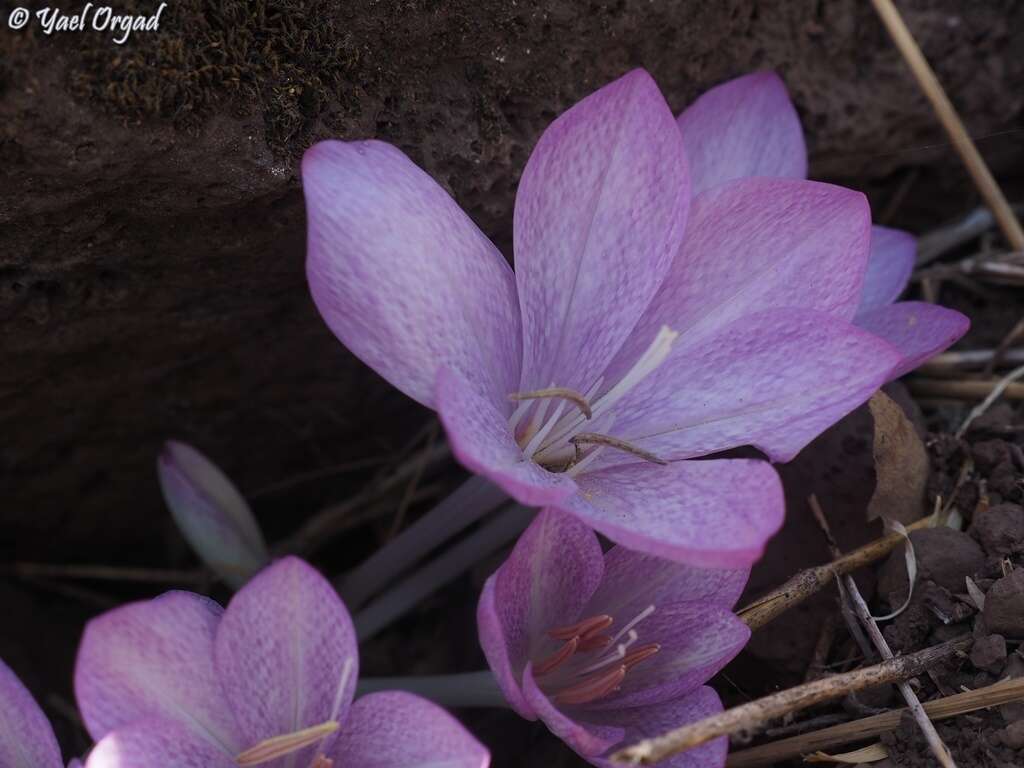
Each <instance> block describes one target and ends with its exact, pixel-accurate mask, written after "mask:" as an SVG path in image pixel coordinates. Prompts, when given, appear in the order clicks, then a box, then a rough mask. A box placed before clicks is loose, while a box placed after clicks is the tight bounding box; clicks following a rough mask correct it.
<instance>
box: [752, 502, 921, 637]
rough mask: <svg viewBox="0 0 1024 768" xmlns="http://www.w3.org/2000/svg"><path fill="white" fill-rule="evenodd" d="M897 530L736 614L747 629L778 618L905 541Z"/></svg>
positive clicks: (800, 576)
mask: <svg viewBox="0 0 1024 768" xmlns="http://www.w3.org/2000/svg"><path fill="white" fill-rule="evenodd" d="M933 520H934V516H932V515H929V516H928V517H923V518H921V519H920V520H918V521H917V522H915V523H912V524H910V525H908V526H907V530H908V531H916V530H918V529H920V528H927V527H929V526H930V525H932V522H933ZM905 541H906V540H905V539H904V538H903V536H901V535H900V534H898V533H893V534H890V535H888V536H883V537H882V538H880V539H877V540H875V541H873V542H871V543H870V544H865V545H864V546H863V547H861V548H860V549H855V550H854V551H853V552H851V553H850V554H848V555H844V556H843V557H840V558H837V559H835V560H833V561H832V562H831V563H826V564H825V565H818V566H815V567H814V568H808V569H807V570H805V571H801V572H800V573H798V574H797V575H796V576H794V577H793V578H791V579H790V580H789V581H787V582H786V583H785V584H783V585H782V586H781V587H777V588H776V589H773V590H772V591H771V592H769V593H768V594H767V595H764V596H763V597H759V598H758V599H757V600H755V601H754V602H752V603H751V604H750V605H748V606H746V607H744V608H742V609H741V610H740V611H739V612H738V616H739V617H740V618H741V619H742V620H743V621H745V622H746V624H747V626H749V627H750V628H751V629H758V628H760V627H763V626H764V625H765V624H767V623H769V622H770V621H773V620H774V619H776V618H778V617H779V616H780V615H782V614H783V613H785V612H786V611H788V610H789V609H790V608H793V607H795V606H797V605H799V604H800V603H802V602H804V600H806V599H807V598H809V597H810V596H811V595H814V594H816V593H817V592H818V591H819V590H821V588H822V587H825V586H827V585H828V584H831V583H832V581H833V579H835V577H836V576H837V575H839V576H842V575H845V574H847V573H852V572H853V571H855V570H857V569H858V568H860V567H862V566H865V565H869V564H870V563H873V562H875V561H876V560H880V559H881V558H883V557H885V556H886V555H887V554H889V553H890V552H892V550H894V549H895V548H896V547H898V546H899V545H901V544H903V543H905Z"/></svg>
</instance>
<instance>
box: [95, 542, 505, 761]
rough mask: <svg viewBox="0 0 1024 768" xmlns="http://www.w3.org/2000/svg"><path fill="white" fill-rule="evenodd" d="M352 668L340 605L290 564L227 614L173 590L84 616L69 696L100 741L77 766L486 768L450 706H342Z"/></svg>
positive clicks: (388, 701) (254, 584) (260, 581)
mask: <svg viewBox="0 0 1024 768" xmlns="http://www.w3.org/2000/svg"><path fill="white" fill-rule="evenodd" d="M358 666H359V660H358V656H357V650H356V639H355V633H354V631H353V629H352V622H351V619H350V618H349V615H348V612H347V611H346V610H345V606H344V605H343V604H342V602H341V600H340V599H339V598H338V596H337V594H336V593H335V592H334V590H333V589H332V588H331V586H330V584H328V583H327V581H325V580H324V579H323V577H322V576H320V575H319V574H318V573H317V572H316V571H315V570H313V569H312V568H310V567H309V566H308V565H306V564H305V563H303V562H302V561H301V560H298V559H295V558H287V559H284V560H281V561H279V562H277V563H275V564H274V565H272V566H270V567H269V568H267V569H265V570H264V571H262V572H260V573H259V574H258V575H257V576H255V577H254V578H253V579H252V580H251V581H250V582H249V583H248V584H247V585H246V586H245V587H244V588H242V589H241V590H240V591H239V592H238V593H237V594H236V595H235V596H234V598H233V599H232V600H231V602H230V603H229V605H228V607H227V609H226V610H223V609H221V607H220V606H219V605H217V604H216V603H214V602H213V601H211V600H208V599H206V598H204V597H201V596H199V595H195V594H192V593H190V592H169V593H167V594H165V595H163V596H162V597H159V598H156V599H155V600H150V601H147V602H140V603H132V604H129V605H126V606H123V607H121V608H117V609H114V610H112V611H110V612H108V613H105V614H103V615H102V616H100V617H98V618H96V619H93V620H92V621H91V622H90V623H89V625H88V626H87V627H86V630H85V635H84V637H83V639H82V644H81V647H80V648H79V652H78V660H77V664H76V668H75V694H76V697H77V699H78V705H79V709H80V710H81V713H82V718H83V720H84V722H85V725H86V728H87V729H88V731H89V733H90V734H91V735H92V736H93V738H95V739H97V740H98V741H99V743H98V744H97V745H96V747H95V749H94V750H93V751H92V753H91V754H90V755H89V759H88V761H87V763H86V766H87V768H149V767H150V766H152V768H166V766H171V765H202V766H203V768H238V766H247V765H257V764H258V765H260V766H267V768H330V766H334V768H343V767H344V766H362V765H367V764H370V763H372V764H373V765H379V766H381V767H382V768H389V767H393V768H409V766H416V765H421V764H426V763H431V764H433V763H432V761H435V760H442V759H443V760H447V761H449V762H448V763H446V765H448V764H450V765H452V766H457V767H458V768H485V766H487V764H488V763H489V756H488V753H487V751H486V750H485V749H484V748H483V747H482V746H481V745H480V744H479V743H478V742H477V741H476V740H475V739H474V738H473V737H472V736H471V735H470V734H469V733H468V732H467V731H466V730H465V729H464V728H463V727H462V726H461V725H459V723H458V722H457V721H456V720H455V719H454V718H452V717H451V716H450V715H449V714H448V713H447V712H445V711H444V710H443V709H441V708H440V707H437V706H436V705H434V704H432V703H430V702H428V701H426V700H424V699H421V698H419V697H417V696H413V695H412V694H408V693H403V692H399V691H386V692H382V693H376V694H370V695H368V696H364V697H362V698H360V699H358V700H357V701H356V702H355V703H354V704H353V703H352V696H353V693H354V691H355V684H356V677H357V674H358Z"/></svg>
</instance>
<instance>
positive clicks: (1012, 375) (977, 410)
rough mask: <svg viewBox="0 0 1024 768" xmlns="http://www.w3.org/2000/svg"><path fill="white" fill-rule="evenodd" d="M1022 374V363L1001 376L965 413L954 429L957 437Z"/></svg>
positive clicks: (1023, 372) (1023, 369) (1023, 371)
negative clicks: (981, 398)
mask: <svg viewBox="0 0 1024 768" xmlns="http://www.w3.org/2000/svg"><path fill="white" fill-rule="evenodd" d="M1022 376H1024V365H1022V366H1019V367H1017V368H1014V369H1013V370H1012V371H1010V372H1009V373H1008V374H1006V375H1005V376H1003V378H1001V379H1000V380H999V382H998V383H997V384H996V385H995V386H994V387H993V388H992V391H991V392H989V393H988V396H987V397H986V398H985V399H984V400H983V401H982V402H981V403H980V404H979V405H977V406H975V407H974V408H972V409H971V412H970V413H969V414H967V418H966V419H964V423H963V424H961V425H960V429H958V430H957V431H956V436H957V437H963V436H964V433H966V432H967V428H968V427H970V426H971V423H972V422H973V421H974V420H975V419H976V418H978V417H979V416H981V415H982V414H984V413H985V411H987V410H988V409H989V408H990V407H991V406H992V403H994V402H995V401H996V400H998V399H999V397H1000V396H1001V395H1003V394H1004V393H1005V392H1006V390H1007V389H1008V388H1009V387H1011V386H1013V382H1015V381H1016V380H1017V379H1019V378H1021V377H1022Z"/></svg>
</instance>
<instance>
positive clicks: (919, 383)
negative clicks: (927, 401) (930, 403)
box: [907, 376, 1024, 400]
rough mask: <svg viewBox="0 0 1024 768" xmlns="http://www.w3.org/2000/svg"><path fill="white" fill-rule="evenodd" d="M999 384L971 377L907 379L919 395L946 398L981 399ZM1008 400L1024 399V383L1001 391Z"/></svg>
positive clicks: (913, 393) (908, 384)
mask: <svg viewBox="0 0 1024 768" xmlns="http://www.w3.org/2000/svg"><path fill="white" fill-rule="evenodd" d="M998 386H999V382H998V381H995V380H992V381H977V380H970V379H957V380H952V379H925V378H921V377H916V376H915V377H912V378H910V379H907V388H908V389H909V390H910V393H911V394H912V395H916V396H919V397H930V398H942V399H946V400H979V399H981V398H984V397H988V396H989V395H991V394H992V392H993V390H995V388H996V387H998ZM1000 394H1001V395H1004V396H1005V397H1006V399H1007V400H1024V384H1010V385H1009V386H1007V387H1004V388H1003V389H1002V390H1001V391H1000Z"/></svg>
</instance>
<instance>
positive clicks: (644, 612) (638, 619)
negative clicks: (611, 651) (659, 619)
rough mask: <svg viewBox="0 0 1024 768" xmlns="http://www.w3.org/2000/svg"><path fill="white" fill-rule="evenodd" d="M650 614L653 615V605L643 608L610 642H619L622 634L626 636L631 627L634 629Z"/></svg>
mask: <svg viewBox="0 0 1024 768" xmlns="http://www.w3.org/2000/svg"><path fill="white" fill-rule="evenodd" d="M652 613H654V606H653V605H648V606H647V607H646V608H644V609H643V610H642V611H640V613H638V614H637V616H636V618H635V619H633V620H632V621H631V622H629V624H627V625H626V626H624V627H623V628H622V629H621V630H619V634H617V635H616V636H615V637H613V638H612V642H613V643H617V642H619V638H620V637H622V636H623V635H624V634H626V633H627V632H629V631H630V630H632V629H633V627H635V626H636V625H637V624H639V623H640V622H641V621H643V620H644V619H646V618H647V617H648V616H650V615H651V614H652Z"/></svg>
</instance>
